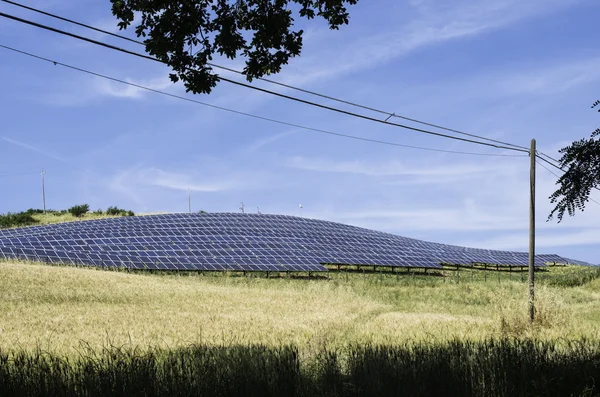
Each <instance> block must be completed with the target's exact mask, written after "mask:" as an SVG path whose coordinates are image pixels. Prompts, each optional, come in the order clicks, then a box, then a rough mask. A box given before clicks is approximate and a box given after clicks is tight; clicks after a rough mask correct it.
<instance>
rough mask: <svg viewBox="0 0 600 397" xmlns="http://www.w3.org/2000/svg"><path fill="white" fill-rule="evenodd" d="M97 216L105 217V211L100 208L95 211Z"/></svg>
mask: <svg viewBox="0 0 600 397" xmlns="http://www.w3.org/2000/svg"><path fill="white" fill-rule="evenodd" d="M94 214H95V215H103V214H104V211H102V210H101V209H100V208H98V209H97V210H96V211H94Z"/></svg>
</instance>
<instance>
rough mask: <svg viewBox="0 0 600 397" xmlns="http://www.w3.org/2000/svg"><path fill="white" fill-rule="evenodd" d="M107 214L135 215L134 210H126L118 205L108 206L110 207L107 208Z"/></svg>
mask: <svg viewBox="0 0 600 397" xmlns="http://www.w3.org/2000/svg"><path fill="white" fill-rule="evenodd" d="M106 215H113V216H134V215H135V214H134V212H133V211H131V210H129V211H128V210H124V209H121V208H118V207H116V206H114V207H108V209H107V210H106Z"/></svg>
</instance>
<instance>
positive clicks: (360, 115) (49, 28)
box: [0, 12, 529, 153]
mask: <svg viewBox="0 0 600 397" xmlns="http://www.w3.org/2000/svg"><path fill="white" fill-rule="evenodd" d="M0 16H2V17H5V18H8V19H12V20H15V21H17V22H22V23H25V24H28V25H32V26H35V27H38V28H41V29H45V30H49V31H52V32H55V33H59V34H63V35H66V36H70V37H73V38H76V39H79V40H83V41H86V42H89V43H92V44H96V45H100V46H102V47H106V48H110V49H112V50H116V51H120V52H123V53H126V54H129V55H134V56H137V57H140V58H144V59H149V60H152V61H155V62H160V63H163V62H161V61H160V60H159V59H156V58H154V57H151V56H149V55H145V54H140V53H137V52H135V51H130V50H127V49H124V48H121V47H117V46H113V45H111V44H106V43H102V42H100V41H97V40H93V39H90V38H89V37H84V36H79V35H76V34H73V33H69V32H66V31H63V30H60V29H56V28H53V27H50V26H47V25H43V24H39V23H37V22H33V21H29V20H26V19H22V18H19V17H15V16H13V15H8V14H5V13H1V12H0ZM219 79H221V80H223V81H226V82H229V83H231V84H236V85H239V86H242V87H246V88H250V89H253V90H256V91H260V92H264V93H268V94H271V95H275V96H279V97H282V98H286V99H289V100H293V101H296V102H300V103H305V104H307V105H311V106H315V107H319V108H322V109H326V110H330V111H333V112H337V113H341V114H346V115H349V116H353V117H357V118H360V119H364V120H368V121H373V122H376V123H381V124H386V125H391V126H395V127H400V128H404V129H408V130H412V131H416V132H421V133H424V134H429V135H433V136H439V137H444V138H448V139H454V140H458V141H462V142H468V143H474V144H478V145H483V146H489V147H493V148H496V149H505V150H512V151H517V152H524V153H529V150H526V149H518V148H512V147H507V146H501V145H496V144H491V143H486V142H480V141H475V140H472V139H467V138H460V137H456V136H452V135H447V134H442V133H438V132H433V131H428V130H424V129H421V128H416V127H411V126H407V125H403V124H398V123H391V122H388V121H383V120H379V119H376V118H374V117H370V116H365V115H362V114H358V113H353V112H349V111H347V110H342V109H338V108H334V107H331V106H326V105H322V104H318V103H315V102H311V101H307V100H304V99H300V98H296V97H292V96H290V95H285V94H281V93H278V92H274V91H270V90H266V89H263V88H259V87H254V86H252V85H249V84H245V83H240V82H238V81H235V80H230V79H227V78H224V77H219Z"/></svg>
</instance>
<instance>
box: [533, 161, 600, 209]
mask: <svg viewBox="0 0 600 397" xmlns="http://www.w3.org/2000/svg"><path fill="white" fill-rule="evenodd" d="M538 159H540V160H544V159H542V158H540V157H538ZM544 161H545V160H544ZM535 162H536V163H538V165H539V166H540V167H542V168H543V169H545V170H546V171H548V172H549V173H551V174H552V175H554V176H555V177H557V178H559V179H560V176H558V175H556V173H554V172H553V171H552V170H551V169H550V168H548V167H546V166H545V165H544V164H542V163H540V162H539V161H537V160H536V161H535ZM594 189H596V190H600V189H598V188H594ZM588 199H589V200H590V201H592V202H594V203H596V204H598V205H600V203H599V202H597V201H596V200H594V199H593V198H591V197H588Z"/></svg>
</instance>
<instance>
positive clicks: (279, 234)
mask: <svg viewBox="0 0 600 397" xmlns="http://www.w3.org/2000/svg"><path fill="white" fill-rule="evenodd" d="M0 257H4V258H9V259H10V258H23V259H29V260H36V261H44V262H49V263H73V264H83V265H89V266H104V267H121V268H131V269H154V270H212V271H227V270H236V271H240V270H243V271H288V270H289V271H326V270H327V269H326V268H325V267H324V266H323V264H334V265H335V264H340V265H373V266H392V267H420V268H441V263H450V264H465V265H469V264H472V263H486V264H492V265H499V266H527V264H528V255H527V253H526V252H512V251H495V250H486V249H477V248H467V247H459V246H452V245H447V244H438V243H431V242H427V241H422V240H416V239H410V238H406V237H401V236H396V235H393V234H389V233H383V232H378V231H374V230H368V229H363V228H359V227H355V226H349V225H344V224H339V223H334V222H328V221H322V220H316V219H307V218H299V217H293V216H285V215H266V214H264V215H263V214H239V213H238V214H231V213H215V214H163V215H151V216H136V217H123V218H110V219H100V220H92V221H80V222H71V223H61V224H53V225H44V226H32V227H25V228H18V229H7V230H0ZM549 258H550V256H548V255H538V256H536V261H535V265H536V266H543V265H544V263H545V262H553V261H552V260H550V259H549ZM552 258H553V259H557V258H560V259H561V260H568V261H570V262H569V263H583V262H577V261H574V260H569V259H566V258H562V257H559V256H558V255H554V256H553V257H552Z"/></svg>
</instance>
